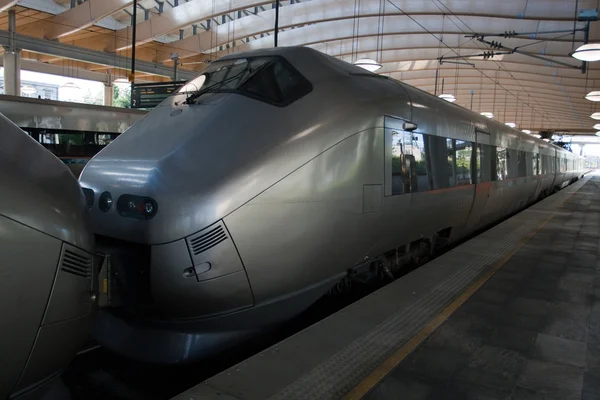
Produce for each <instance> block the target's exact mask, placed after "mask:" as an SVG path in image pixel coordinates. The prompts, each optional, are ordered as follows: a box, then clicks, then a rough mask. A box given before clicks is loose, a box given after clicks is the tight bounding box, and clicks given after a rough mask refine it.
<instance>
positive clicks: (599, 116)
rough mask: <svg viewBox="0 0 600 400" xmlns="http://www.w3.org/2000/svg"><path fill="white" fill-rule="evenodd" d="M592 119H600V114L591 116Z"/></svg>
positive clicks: (596, 113)
mask: <svg viewBox="0 0 600 400" xmlns="http://www.w3.org/2000/svg"><path fill="white" fill-rule="evenodd" d="M590 118H592V119H600V112H595V113H593V114H592V115H590Z"/></svg>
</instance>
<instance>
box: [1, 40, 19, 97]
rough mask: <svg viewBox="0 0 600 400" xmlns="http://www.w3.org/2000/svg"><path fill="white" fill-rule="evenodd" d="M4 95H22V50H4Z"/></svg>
mask: <svg viewBox="0 0 600 400" xmlns="http://www.w3.org/2000/svg"><path fill="white" fill-rule="evenodd" d="M4 94H8V95H11V96H20V95H21V50H15V51H11V50H9V49H7V48H4Z"/></svg>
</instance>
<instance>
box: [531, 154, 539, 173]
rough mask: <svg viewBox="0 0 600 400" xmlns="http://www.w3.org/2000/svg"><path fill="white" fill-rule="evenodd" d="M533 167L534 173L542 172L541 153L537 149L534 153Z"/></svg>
mask: <svg viewBox="0 0 600 400" xmlns="http://www.w3.org/2000/svg"><path fill="white" fill-rule="evenodd" d="M531 168H532V175H539V174H540V153H537V152H535V151H534V152H533V153H532V164H531Z"/></svg>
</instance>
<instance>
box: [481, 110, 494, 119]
mask: <svg viewBox="0 0 600 400" xmlns="http://www.w3.org/2000/svg"><path fill="white" fill-rule="evenodd" d="M481 115H483V116H484V117H488V118H494V114H492V113H491V112H487V111H484V112H482V113H481Z"/></svg>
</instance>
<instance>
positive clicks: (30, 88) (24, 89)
mask: <svg viewBox="0 0 600 400" xmlns="http://www.w3.org/2000/svg"><path fill="white" fill-rule="evenodd" d="M21 93H25V94H35V93H37V89H36V88H34V87H33V86H31V85H24V86H21Z"/></svg>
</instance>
